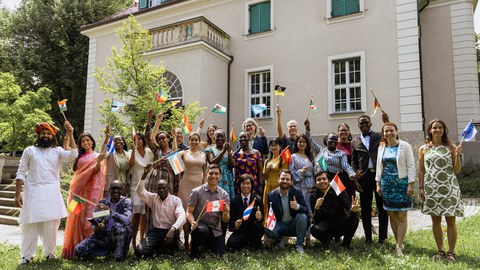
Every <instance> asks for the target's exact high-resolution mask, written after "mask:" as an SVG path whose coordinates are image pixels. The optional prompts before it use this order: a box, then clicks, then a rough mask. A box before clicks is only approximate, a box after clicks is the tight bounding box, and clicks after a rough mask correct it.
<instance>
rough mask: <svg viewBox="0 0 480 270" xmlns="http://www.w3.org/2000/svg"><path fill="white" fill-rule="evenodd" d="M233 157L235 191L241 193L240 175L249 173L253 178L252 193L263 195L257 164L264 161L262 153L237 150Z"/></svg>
mask: <svg viewBox="0 0 480 270" xmlns="http://www.w3.org/2000/svg"><path fill="white" fill-rule="evenodd" d="M233 159H234V160H235V193H236V194H240V176H241V175H242V174H244V173H248V174H250V175H251V176H252V178H253V187H252V193H253V194H258V195H260V196H262V195H263V194H261V193H260V192H261V190H260V179H258V167H257V164H258V163H259V162H262V154H260V152H258V151H252V152H250V153H244V152H237V153H235V154H234V155H233Z"/></svg>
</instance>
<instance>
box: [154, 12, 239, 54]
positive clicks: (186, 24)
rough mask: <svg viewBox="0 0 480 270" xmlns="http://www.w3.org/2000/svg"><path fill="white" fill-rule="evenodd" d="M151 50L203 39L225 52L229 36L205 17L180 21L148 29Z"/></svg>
mask: <svg viewBox="0 0 480 270" xmlns="http://www.w3.org/2000/svg"><path fill="white" fill-rule="evenodd" d="M150 34H151V35H152V43H153V46H152V50H159V49H163V48H168V47H173V46H179V45H182V44H187V43H191V42H196V41H205V42H206V43H208V44H210V45H211V46H213V47H215V48H216V49H218V50H220V51H222V52H224V53H227V52H228V40H229V39H230V36H229V35H228V34H227V33H225V32H224V31H223V30H221V29H220V28H218V27H217V26H216V25H214V24H213V23H212V22H210V21H209V20H207V19H206V18H205V17H196V18H193V19H189V20H185V21H181V22H178V23H174V24H169V25H165V26H162V27H158V28H154V29H151V30H150Z"/></svg>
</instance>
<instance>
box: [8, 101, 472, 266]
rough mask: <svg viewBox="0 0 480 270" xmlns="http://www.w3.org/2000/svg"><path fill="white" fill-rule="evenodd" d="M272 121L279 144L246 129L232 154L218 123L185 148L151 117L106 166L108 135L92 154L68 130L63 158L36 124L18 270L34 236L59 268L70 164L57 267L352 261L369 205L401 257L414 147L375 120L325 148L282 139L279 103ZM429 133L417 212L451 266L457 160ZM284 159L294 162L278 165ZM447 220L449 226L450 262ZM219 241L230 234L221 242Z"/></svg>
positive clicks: (291, 124)
mask: <svg viewBox="0 0 480 270" xmlns="http://www.w3.org/2000/svg"><path fill="white" fill-rule="evenodd" d="M276 112H277V131H278V136H277V137H274V138H272V139H271V140H270V141H268V140H267V136H266V134H265V130H264V129H263V128H261V127H260V126H258V124H257V122H256V121H255V119H252V118H248V119H246V120H245V121H244V123H243V126H242V128H243V131H241V132H240V133H239V134H238V143H237V144H236V150H234V148H235V147H234V146H233V145H232V142H230V141H229V140H228V138H227V135H226V132H225V131H224V130H223V129H221V128H218V127H217V126H216V125H210V126H208V128H207V130H206V134H207V139H206V141H203V140H202V138H201V136H200V131H201V129H202V128H203V127H204V122H205V121H204V120H202V121H200V123H199V127H198V129H197V131H195V132H192V133H190V134H189V138H188V145H186V144H184V142H183V141H184V138H183V134H182V130H181V129H180V128H177V129H174V130H173V131H172V132H170V133H169V132H165V131H162V130H161V122H162V120H163V113H159V114H157V115H156V117H155V124H154V125H153V129H152V121H153V118H154V113H153V111H149V113H148V116H147V124H146V130H145V133H144V134H142V133H140V132H138V133H136V135H135V136H134V137H133V138H132V142H131V143H130V150H128V151H127V145H126V142H125V139H124V138H123V137H122V136H121V135H115V136H113V139H112V143H113V146H114V148H115V151H114V152H113V153H108V154H107V153H106V148H107V144H108V142H109V139H110V130H109V128H108V127H106V131H105V140H104V142H103V146H102V150H101V152H100V154H98V153H96V152H95V151H94V150H95V147H96V145H95V140H94V138H93V137H92V136H91V135H90V134H88V133H83V134H81V135H80V136H79V138H78V141H77V143H76V142H75V140H74V138H73V127H72V126H71V125H70V124H69V123H68V122H65V130H66V136H65V138H64V145H63V149H62V148H61V147H57V140H56V137H55V135H56V132H57V129H56V128H55V127H54V126H53V125H51V124H47V123H41V124H39V125H37V127H36V134H37V140H36V142H35V144H34V145H33V146H31V147H28V148H27V149H25V151H24V152H23V155H22V158H21V161H20V166H19V169H18V172H17V177H16V180H17V181H16V197H15V202H16V204H17V205H18V206H19V207H22V210H21V214H20V218H19V223H20V224H21V227H22V242H21V246H20V255H21V258H22V260H21V264H28V263H30V261H31V260H32V259H33V257H34V256H35V252H36V245H37V240H38V236H40V237H41V238H42V241H43V251H44V254H45V255H46V257H47V259H53V258H55V255H54V254H53V252H54V249H55V243H56V235H57V230H58V226H59V224H60V219H61V218H63V217H65V216H67V211H66V208H65V204H64V202H63V200H62V196H61V189H60V176H59V172H60V167H61V164H62V162H65V161H73V170H74V171H75V175H74V177H73V179H72V181H71V182H70V190H69V192H68V193H69V195H68V199H67V203H68V205H69V210H71V212H70V213H68V217H67V222H66V227H65V238H64V246H63V252H62V257H63V258H66V259H74V258H88V257H95V256H112V255H113V257H114V259H115V260H117V261H121V260H124V259H125V257H126V255H127V253H128V251H129V249H130V246H132V248H133V250H134V254H135V255H136V256H137V257H139V258H146V257H152V256H155V255H159V254H165V253H167V254H172V253H174V252H177V251H178V250H180V249H183V250H185V251H189V252H190V256H192V257H195V258H196V257H199V256H200V255H201V253H202V252H205V251H209V252H212V253H216V254H223V253H224V252H225V249H230V250H237V249H241V248H245V247H253V248H260V247H262V245H275V246H276V247H278V248H280V249H283V248H284V247H285V245H286V244H287V242H288V239H289V237H292V236H293V237H296V242H295V248H296V250H297V251H298V252H300V253H303V252H304V244H305V242H306V243H309V242H310V241H311V240H310V239H311V237H312V236H313V237H314V238H316V239H317V240H318V241H320V242H321V245H322V247H323V248H325V249H328V248H329V245H330V242H331V241H332V240H334V239H335V241H340V240H341V241H342V243H341V244H342V246H343V247H345V248H347V249H348V248H350V244H351V240H352V238H353V236H354V234H355V231H356V230H357V227H358V224H359V215H358V212H360V216H361V219H362V224H363V229H364V232H365V243H366V244H371V243H372V242H373V239H372V201H373V198H374V197H375V202H376V208H377V212H378V218H379V232H378V236H379V238H378V242H379V243H380V244H384V243H385V241H386V240H387V229H388V228H387V227H388V219H389V217H390V225H391V228H392V231H393V234H394V237H395V241H396V249H395V252H396V254H397V255H398V256H403V252H404V244H403V243H404V239H405V235H406V232H407V228H408V223H407V212H408V211H409V210H411V209H412V205H413V203H412V195H413V194H414V187H415V185H414V184H415V182H416V179H417V169H416V166H415V160H414V154H413V150H412V147H411V146H410V144H408V143H407V142H406V141H403V140H400V139H399V136H398V128H397V125H396V124H395V123H393V122H389V120H388V115H386V114H385V113H384V114H383V115H382V120H383V122H384V124H383V126H382V129H381V133H376V132H373V131H371V126H372V122H371V119H370V117H369V116H368V115H362V116H360V117H359V118H358V128H359V130H360V134H359V135H358V136H356V137H354V138H353V137H352V135H351V133H350V128H349V126H348V125H347V124H345V123H342V124H340V125H339V126H338V130H337V132H332V133H328V134H327V136H325V138H324V140H323V145H321V144H319V143H317V142H316V141H315V140H314V139H313V138H311V137H310V122H309V120H308V119H306V120H305V122H304V125H305V133H304V134H299V127H298V122H297V121H295V120H290V121H288V122H287V127H286V131H287V133H285V132H284V128H283V125H282V111H281V108H280V106H279V105H277V107H276ZM426 133H427V139H426V141H425V144H424V145H423V146H422V147H420V149H419V152H418V157H419V166H418V192H419V195H420V197H421V199H422V200H423V201H424V204H423V208H422V211H423V212H424V213H425V214H427V215H431V216H432V223H433V234H434V238H435V241H436V243H437V249H438V252H437V254H435V256H434V258H435V259H441V258H445V259H446V260H448V261H454V260H455V253H454V252H455V244H456V235H457V229H456V224H455V217H456V216H462V215H463V203H462V200H461V195H460V189H459V186H458V181H457V180H456V176H455V175H456V174H458V173H459V172H460V170H461V159H460V155H461V152H462V148H461V145H459V146H455V145H454V144H452V142H451V141H450V139H449V138H448V136H447V134H448V130H447V127H446V125H445V123H444V122H443V121H442V120H440V119H434V120H432V121H431V122H430V123H429V125H428V127H427V130H426ZM77 145H78V149H77ZM286 148H288V150H289V151H286V152H287V153H288V152H289V153H292V155H291V158H288V157H287V158H285V157H284V155H282V154H281V153H282V151H283V150H285V149H286ZM177 150H179V151H180V152H179V153H178V158H179V159H180V160H181V162H183V164H184V171H183V172H182V173H177V174H175V170H174V168H172V167H171V165H170V163H169V161H168V160H167V156H168V155H169V154H172V153H173V152H175V151H177ZM282 156H283V157H282ZM334 178H335V181H337V180H338V179H340V181H341V183H342V184H343V185H344V186H345V190H344V191H342V192H340V193H338V189H333V188H331V186H332V185H331V184H330V182H331V181H332V180H333V179H334ZM22 186H23V194H22V193H21V191H22ZM357 192H358V193H359V194H360V195H359V199H358V198H357ZM72 201H74V202H78V204H80V208H81V209H80V210H79V211H77V209H75V210H74V209H70V205H72ZM73 205H76V204H75V203H73ZM76 207H77V208H78V206H76ZM442 216H445V219H446V221H447V233H448V248H449V249H448V252H447V253H446V252H445V249H444V245H443V232H442V228H441V220H442ZM182 230H183V235H184V238H183V239H180V234H181V231H182ZM227 230H229V231H231V232H232V233H231V234H230V236H229V237H228V239H227V240H226V236H227V233H226V231H227ZM190 237H191V239H190ZM342 238H343V240H342ZM139 240H140V241H139ZM182 246H183V247H182Z"/></svg>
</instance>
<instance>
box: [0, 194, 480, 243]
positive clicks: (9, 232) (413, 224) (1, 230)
mask: <svg viewBox="0 0 480 270" xmlns="http://www.w3.org/2000/svg"><path fill="white" fill-rule="evenodd" d="M464 202H465V216H464V217H463V218H460V219H459V220H461V219H464V218H468V217H469V216H471V215H475V214H478V213H479V212H480V207H479V203H480V200H478V199H464ZM361 223H362V222H361V221H360V224H359V225H358V229H357V232H356V233H355V236H356V237H362V236H363V235H364V232H363V226H362V224H361ZM372 223H373V226H374V227H375V230H376V231H378V218H373V220H372ZM408 223H409V224H408V227H409V230H413V231H416V230H425V229H430V228H431V226H432V221H431V218H430V216H427V215H424V214H422V213H421V212H420V210H413V211H410V212H408ZM443 225H446V224H445V221H443ZM388 230H389V235H393V232H392V230H391V229H390V226H389V228H388ZM20 236H21V231H20V227H19V226H9V225H0V239H1V240H0V243H6V244H11V245H19V244H20V239H21V238H20ZM39 244H40V241H39ZM57 245H63V231H59V232H58V238H57Z"/></svg>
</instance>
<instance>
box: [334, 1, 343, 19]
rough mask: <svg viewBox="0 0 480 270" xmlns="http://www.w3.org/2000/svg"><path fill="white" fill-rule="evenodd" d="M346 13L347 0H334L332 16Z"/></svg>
mask: <svg viewBox="0 0 480 270" xmlns="http://www.w3.org/2000/svg"><path fill="white" fill-rule="evenodd" d="M343 15H345V0H332V17H337V16H343Z"/></svg>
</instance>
